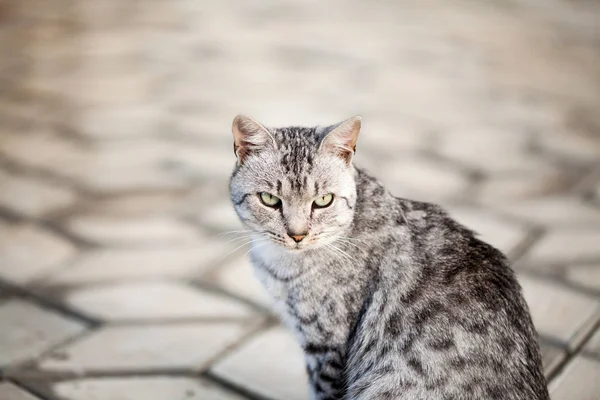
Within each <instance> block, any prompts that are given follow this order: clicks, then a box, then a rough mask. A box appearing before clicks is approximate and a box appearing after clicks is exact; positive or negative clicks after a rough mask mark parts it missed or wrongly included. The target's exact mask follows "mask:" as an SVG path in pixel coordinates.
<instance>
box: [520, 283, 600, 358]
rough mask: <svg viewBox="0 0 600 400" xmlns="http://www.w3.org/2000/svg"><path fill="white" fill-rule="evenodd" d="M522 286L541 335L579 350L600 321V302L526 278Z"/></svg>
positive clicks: (551, 284) (559, 287) (555, 285)
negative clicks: (586, 336)
mask: <svg viewBox="0 0 600 400" xmlns="http://www.w3.org/2000/svg"><path fill="white" fill-rule="evenodd" d="M519 282H520V283H521V286H522V287H523V292H524V294H525V300H526V301H527V304H528V305H529V309H530V311H531V316H532V318H533V323H534V325H535V326H536V328H537V330H538V332H539V333H540V334H541V335H546V336H548V337H551V338H553V339H555V340H559V341H560V342H562V343H565V344H567V345H569V346H570V347H573V346H577V345H578V344H579V342H580V341H581V339H582V338H583V337H584V336H585V335H586V334H587V333H588V332H589V330H590V329H591V328H592V327H593V325H594V324H595V323H596V321H597V320H598V319H599V318H600V301H599V300H598V299H596V298H594V297H591V296H586V295H584V294H581V293H577V292H575V291H573V290H569V289H566V288H563V287H561V286H559V285H558V284H554V283H550V282H546V281H542V280H540V279H535V278H531V277H527V276H524V275H521V276H519Z"/></svg>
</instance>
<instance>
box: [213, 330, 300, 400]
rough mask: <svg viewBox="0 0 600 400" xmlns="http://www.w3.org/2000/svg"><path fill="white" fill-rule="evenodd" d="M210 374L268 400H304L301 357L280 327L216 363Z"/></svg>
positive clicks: (263, 334)
mask: <svg viewBox="0 0 600 400" xmlns="http://www.w3.org/2000/svg"><path fill="white" fill-rule="evenodd" d="M211 371H212V373H214V374H216V375H217V376H219V377H220V378H222V379H225V380H227V381H229V382H231V383H233V384H235V385H237V386H240V387H243V388H246V389H249V390H250V391H252V392H255V393H257V394H260V395H261V396H266V397H268V398H272V399H286V400H287V399H289V400H305V399H307V398H308V380H307V377H306V367H305V364H304V355H303V353H302V350H301V349H300V347H299V346H298V343H296V341H295V340H294V338H293V337H292V336H291V334H290V333H289V332H288V331H286V330H285V329H284V328H282V327H276V328H273V329H270V330H268V331H266V332H263V333H261V334H259V335H257V336H255V337H253V338H251V339H250V340H249V341H248V342H246V343H244V344H243V345H242V346H241V347H239V348H238V349H236V350H235V351H234V352H232V353H231V354H229V355H228V356H227V357H225V358H224V359H222V360H220V361H219V362H217V364H216V365H214V366H213V367H212V368H211Z"/></svg>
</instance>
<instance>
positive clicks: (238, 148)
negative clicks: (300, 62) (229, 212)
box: [230, 116, 361, 251]
mask: <svg viewBox="0 0 600 400" xmlns="http://www.w3.org/2000/svg"><path fill="white" fill-rule="evenodd" d="M360 127H361V119H360V117H354V118H350V119H348V120H346V121H343V122H341V123H339V124H337V125H333V126H328V127H316V128H306V127H286V128H266V127H265V126H263V125H262V124H260V123H258V122H256V121H254V120H253V119H251V118H249V117H246V116H237V117H236V118H235V119H234V120H233V138H234V151H235V154H236V156H237V164H236V167H235V170H234V172H233V175H232V177H231V181H230V191H231V199H232V201H233V203H234V207H235V210H236V212H237V214H238V215H239V217H240V219H241V220H242V222H243V223H244V225H246V226H247V227H248V228H249V229H251V230H252V231H254V232H255V233H256V234H257V235H259V237H260V238H261V239H264V241H265V243H267V244H271V243H276V244H278V245H280V246H281V248H286V249H288V250H291V251H298V250H305V249H316V248H321V247H324V246H328V245H329V244H331V243H333V242H334V241H336V240H338V239H339V240H344V239H343V235H344V232H345V231H347V229H348V228H349V226H350V225H351V223H352V219H353V216H354V211H353V210H354V205H355V202H356V185H355V182H354V168H353V166H352V157H353V155H354V151H355V149H356V141H357V139H358V134H359V131H360Z"/></svg>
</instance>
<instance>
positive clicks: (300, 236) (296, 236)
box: [288, 232, 306, 243]
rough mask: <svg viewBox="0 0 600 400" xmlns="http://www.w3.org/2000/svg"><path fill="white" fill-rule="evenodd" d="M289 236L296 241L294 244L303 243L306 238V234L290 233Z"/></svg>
mask: <svg viewBox="0 0 600 400" xmlns="http://www.w3.org/2000/svg"><path fill="white" fill-rule="evenodd" d="M288 236H289V237H291V238H292V239H294V242H296V243H300V242H301V241H302V239H304V238H305V237H306V233H293V232H288Z"/></svg>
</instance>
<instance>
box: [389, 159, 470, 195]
mask: <svg viewBox="0 0 600 400" xmlns="http://www.w3.org/2000/svg"><path fill="white" fill-rule="evenodd" d="M385 170H386V171H387V173H385V174H383V175H381V176H379V177H378V178H380V179H381V181H382V182H384V183H385V184H386V187H387V189H388V190H389V191H390V192H391V193H392V194H393V195H394V196H400V197H404V194H403V192H404V191H405V188H408V189H410V190H411V191H412V190H416V191H418V192H419V193H422V194H423V195H425V196H427V197H426V198H425V200H426V201H440V200H442V199H445V198H448V197H452V196H458V195H461V194H462V193H463V192H464V191H465V189H466V188H467V186H468V184H469V181H468V179H467V177H466V176H464V175H463V174H461V173H459V172H457V171H455V170H452V169H449V168H447V167H443V166H441V165H437V164H435V163H433V162H430V161H427V160H423V159H419V158H416V159H402V160H401V161H397V160H396V161H394V162H393V163H390V165H388V166H387V167H386V168H385Z"/></svg>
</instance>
